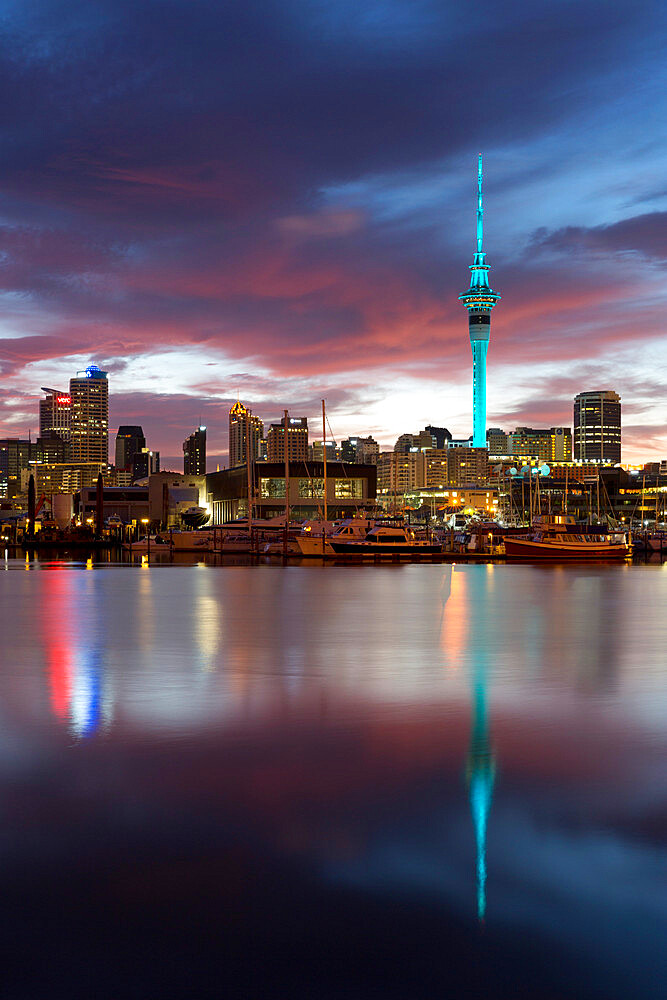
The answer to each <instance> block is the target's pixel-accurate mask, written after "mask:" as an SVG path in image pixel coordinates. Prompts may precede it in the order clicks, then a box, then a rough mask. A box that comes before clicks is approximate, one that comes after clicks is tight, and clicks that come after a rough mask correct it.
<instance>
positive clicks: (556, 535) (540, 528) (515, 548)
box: [505, 514, 629, 562]
mask: <svg viewBox="0 0 667 1000" xmlns="http://www.w3.org/2000/svg"><path fill="white" fill-rule="evenodd" d="M575 529H576V522H575V520H574V518H573V517H571V516H569V515H563V514H556V515H551V514H549V515H544V516H542V517H538V518H536V520H535V522H534V524H533V531H532V532H531V533H530V534H528V535H525V536H524V537H517V536H513V535H509V536H506V538H505V556H506V558H507V559H529V560H533V559H553V560H555V561H558V562H561V561H563V560H570V559H572V560H585V561H591V562H596V561H597V560H600V559H605V560H606V559H618V560H621V559H625V558H626V556H627V555H628V552H629V546H628V543H627V541H626V539H625V535H624V534H623V533H621V532H619V533H610V534H604V535H602V534H595V535H594V534H584V533H581V532H577V531H576V530H575Z"/></svg>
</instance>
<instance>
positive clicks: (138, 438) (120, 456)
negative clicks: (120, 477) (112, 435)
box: [116, 424, 146, 472]
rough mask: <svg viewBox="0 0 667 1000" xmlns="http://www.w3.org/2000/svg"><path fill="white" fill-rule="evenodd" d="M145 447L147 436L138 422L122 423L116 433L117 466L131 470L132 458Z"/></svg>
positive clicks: (126, 470) (127, 470)
mask: <svg viewBox="0 0 667 1000" xmlns="http://www.w3.org/2000/svg"><path fill="white" fill-rule="evenodd" d="M145 447H146V438H145V437H144V432H143V429H142V428H141V427H140V426H139V425H138V424H121V425H120V427H119V428H118V433H117V434H116V468H117V469H123V470H124V471H125V472H129V471H130V469H131V468H132V459H133V458H134V456H135V455H138V454H139V453H140V452H141V451H143V449H144V448H145Z"/></svg>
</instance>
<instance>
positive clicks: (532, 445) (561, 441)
mask: <svg viewBox="0 0 667 1000" xmlns="http://www.w3.org/2000/svg"><path fill="white" fill-rule="evenodd" d="M496 454H498V453H496ZM507 454H508V455H534V456H535V458H541V459H542V460H543V461H545V462H570V461H571V460H572V432H571V430H570V428H569V427H537V428H536V427H517V428H516V429H515V430H513V431H511V432H510V433H509V434H508V435H507Z"/></svg>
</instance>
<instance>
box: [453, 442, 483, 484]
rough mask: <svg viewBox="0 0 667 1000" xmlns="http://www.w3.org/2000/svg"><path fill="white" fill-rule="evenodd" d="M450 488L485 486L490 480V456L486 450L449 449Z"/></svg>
mask: <svg viewBox="0 0 667 1000" xmlns="http://www.w3.org/2000/svg"><path fill="white" fill-rule="evenodd" d="M447 474H448V476H447V478H448V480H449V485H450V486H475V485H477V486H484V485H486V483H487V481H488V478H489V454H488V452H487V450H486V447H484V448H448V449H447Z"/></svg>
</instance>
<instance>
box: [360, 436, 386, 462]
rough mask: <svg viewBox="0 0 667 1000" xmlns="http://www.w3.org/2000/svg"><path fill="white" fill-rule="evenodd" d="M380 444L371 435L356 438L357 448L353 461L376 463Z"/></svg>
mask: <svg viewBox="0 0 667 1000" xmlns="http://www.w3.org/2000/svg"><path fill="white" fill-rule="evenodd" d="M379 454H380V445H379V444H378V443H377V441H376V440H375V439H374V438H373V437H371V436H370V435H369V436H368V437H360V438H357V449H356V458H355V461H356V462H357V464H358V465H377V460H378V455H379Z"/></svg>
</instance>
